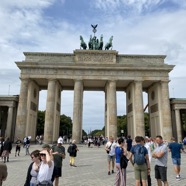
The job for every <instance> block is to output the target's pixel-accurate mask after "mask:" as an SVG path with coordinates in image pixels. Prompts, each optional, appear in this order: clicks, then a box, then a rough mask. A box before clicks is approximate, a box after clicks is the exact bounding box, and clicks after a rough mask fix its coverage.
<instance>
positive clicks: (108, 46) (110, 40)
mask: <svg viewBox="0 0 186 186" xmlns="http://www.w3.org/2000/svg"><path fill="white" fill-rule="evenodd" d="M112 40H113V36H111V37H110V39H109V42H108V43H107V44H106V45H105V50H109V48H112Z"/></svg>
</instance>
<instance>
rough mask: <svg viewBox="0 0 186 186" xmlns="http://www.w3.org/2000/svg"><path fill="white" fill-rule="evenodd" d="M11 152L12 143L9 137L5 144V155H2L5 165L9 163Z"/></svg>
mask: <svg viewBox="0 0 186 186" xmlns="http://www.w3.org/2000/svg"><path fill="white" fill-rule="evenodd" d="M11 150H12V142H11V141H10V139H9V137H7V138H6V140H5V142H4V146H3V153H2V157H3V160H4V163H6V162H9V154H10V153H11Z"/></svg>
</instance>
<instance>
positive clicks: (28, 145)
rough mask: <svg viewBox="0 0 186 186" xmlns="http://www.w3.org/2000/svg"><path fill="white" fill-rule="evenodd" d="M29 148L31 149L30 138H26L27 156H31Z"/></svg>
mask: <svg viewBox="0 0 186 186" xmlns="http://www.w3.org/2000/svg"><path fill="white" fill-rule="evenodd" d="M29 148H30V140H29V138H28V137H26V142H25V151H26V154H25V155H30V153H29Z"/></svg>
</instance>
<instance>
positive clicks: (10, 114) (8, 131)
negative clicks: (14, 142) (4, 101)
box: [6, 106, 13, 138]
mask: <svg viewBox="0 0 186 186" xmlns="http://www.w3.org/2000/svg"><path fill="white" fill-rule="evenodd" d="M12 121H13V106H10V107H9V108H8V121H7V126H6V136H8V137H9V138H10V137H11V133H12V131H11V128H12V126H13V125H12Z"/></svg>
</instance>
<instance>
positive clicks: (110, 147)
mask: <svg viewBox="0 0 186 186" xmlns="http://www.w3.org/2000/svg"><path fill="white" fill-rule="evenodd" d="M116 146H117V144H116V143H115V142H114V138H113V137H112V136H110V137H109V141H108V142H107V143H106V145H105V150H106V152H107V163H108V175H110V174H111V171H110V167H111V166H112V174H113V173H114V166H115V157H116V156H115V148H116ZM111 162H112V165H111Z"/></svg>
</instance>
